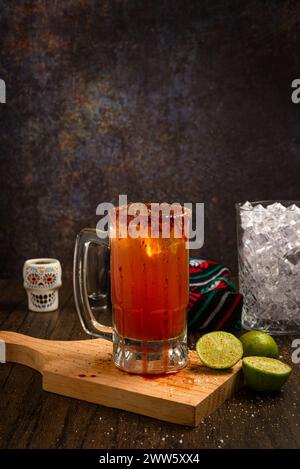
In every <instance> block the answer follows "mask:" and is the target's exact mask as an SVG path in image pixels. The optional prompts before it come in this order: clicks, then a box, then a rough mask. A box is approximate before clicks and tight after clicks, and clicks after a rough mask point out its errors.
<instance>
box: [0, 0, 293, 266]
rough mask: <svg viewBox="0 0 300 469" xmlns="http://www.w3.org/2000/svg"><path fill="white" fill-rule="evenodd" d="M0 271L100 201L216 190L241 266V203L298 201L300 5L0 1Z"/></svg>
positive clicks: (60, 248)
mask: <svg viewBox="0 0 300 469" xmlns="http://www.w3.org/2000/svg"><path fill="white" fill-rule="evenodd" d="M0 11H1V17H0V34H1V68H0V78H2V79H5V81H6V85H7V104H5V105H3V104H1V105H0V125H1V127H0V128H1V136H0V138H1V142H0V144H1V146H0V148H1V150H0V151H1V176H0V177H1V181H0V184H1V244H0V245H1V252H0V261H1V272H2V274H15V273H20V269H21V266H22V263H23V261H24V259H25V258H29V257H35V256H55V257H57V258H59V259H61V261H62V263H63V268H64V270H65V271H66V270H69V271H70V270H71V268H72V264H71V262H72V251H73V244H74V237H75V234H76V232H77V231H78V230H79V229H80V228H82V227H84V226H87V225H91V226H95V223H96V221H97V217H96V215H95V209H96V206H97V204H98V203H99V202H101V201H114V202H115V201H116V200H117V196H118V194H119V193H127V194H128V196H129V198H130V199H131V200H133V201H143V200H147V201H149V200H152V201H180V202H195V201H202V202H205V203H206V231H205V233H206V242H205V246H204V248H203V249H202V256H209V257H211V258H215V259H217V260H220V261H222V262H224V263H226V264H228V265H229V266H231V267H232V269H233V270H236V255H235V242H236V241H235V213H234V202H236V201H240V200H245V199H250V200H251V199H252V200H255V199H268V198H272V199H276V198H291V199H300V194H299V169H300V153H299V150H300V104H299V105H298V106H297V105H294V104H292V103H291V98H290V95H291V88H290V84H291V81H292V80H293V79H294V78H300V59H299V58H300V34H299V27H300V4H299V2H297V1H292V0H291V1H262V0H249V1H246V2H241V1H238V0H233V1H230V2H223V1H222V2H218V1H216V2H215V1H208V0H203V1H192V0H190V1H186V0H185V1H182V0H169V1H165V0H160V1H154V0H153V1H148V0H140V1H135V0H127V1H125V0H123V1H122V0H119V1H113V0H111V1H109V0H107V1H88V0H61V1H59V2H54V1H37V2H11V1H6V2H4V1H0Z"/></svg>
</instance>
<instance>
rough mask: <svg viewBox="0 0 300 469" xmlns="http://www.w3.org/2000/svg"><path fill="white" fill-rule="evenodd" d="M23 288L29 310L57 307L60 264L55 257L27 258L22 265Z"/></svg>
mask: <svg viewBox="0 0 300 469" xmlns="http://www.w3.org/2000/svg"><path fill="white" fill-rule="evenodd" d="M23 280H24V288H25V290H26V292H27V296H28V308H29V310H30V311H45V312H49V311H55V310H56V309H58V304H59V301H58V289H59V288H60V287H61V265H60V262H59V261H58V260H57V259H48V258H44V259H29V260H27V261H25V263H24V267H23Z"/></svg>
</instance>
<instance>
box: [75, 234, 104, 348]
mask: <svg viewBox="0 0 300 469" xmlns="http://www.w3.org/2000/svg"><path fill="white" fill-rule="evenodd" d="M91 246H97V247H101V248H103V249H104V252H105V255H104V259H105V258H106V255H107V254H108V253H109V238H108V237H107V238H104V239H101V238H99V237H98V236H97V233H96V230H95V229H93V228H85V229H83V230H81V231H80V233H79V234H78V235H77V238H76V243H75V252H74V267H73V287H74V300H75V305H76V309H77V313H78V316H79V319H80V322H81V325H82V327H83V329H84V330H85V332H87V333H88V334H90V335H92V336H94V337H101V338H102V339H107V340H110V341H112V327H111V326H105V325H103V324H100V323H99V322H98V321H97V320H96V318H95V316H94V313H93V309H92V308H91V306H90V301H89V295H88V281H89V275H88V256H89V250H90V248H91ZM99 267H100V266H99ZM101 267H102V268H103V269H104V270H105V274H106V275H107V276H108V275H109V272H108V266H107V265H106V264H105V261H103V266H101ZM97 274H98V275H99V276H100V271H98V273H97ZM109 295H110V294H109V293H108V296H109ZM105 307H107V304H106V306H105Z"/></svg>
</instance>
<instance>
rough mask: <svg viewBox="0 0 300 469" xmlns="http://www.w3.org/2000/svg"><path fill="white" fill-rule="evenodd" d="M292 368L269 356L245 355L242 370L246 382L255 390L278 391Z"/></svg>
mask: <svg viewBox="0 0 300 469" xmlns="http://www.w3.org/2000/svg"><path fill="white" fill-rule="evenodd" d="M291 371H292V369H291V368H290V367H289V366H288V365H286V364H285V363H283V362H281V361H280V360H275V358H270V357H245V358H244V359H243V372H244V377H245V381H246V384H248V386H250V387H251V388H252V389H254V390H255V391H265V392H270V391H278V390H279V389H280V388H281V386H282V385H283V384H284V383H285V382H286V381H287V379H288V377H289V376H290V374H291Z"/></svg>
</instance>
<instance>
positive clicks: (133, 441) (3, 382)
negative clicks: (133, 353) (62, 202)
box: [0, 279, 300, 448]
mask: <svg viewBox="0 0 300 469" xmlns="http://www.w3.org/2000/svg"><path fill="white" fill-rule="evenodd" d="M60 303H61V305H60V310H59V311H57V312H54V313H31V312H28V309H27V300H26V296H25V292H24V290H23V287H22V283H21V279H19V280H18V281H12V280H0V329H1V330H11V331H17V332H22V333H24V334H28V335H32V336H35V337H41V338H48V339H85V338H87V336H86V334H85V333H84V332H83V331H82V330H81V326H80V324H79V320H78V318H77V315H76V312H75V308H74V305H73V298H72V286H71V283H70V282H67V281H65V282H64V285H63V287H62V288H61V290H60ZM293 339H294V338H292V337H286V338H281V339H279V344H280V350H281V356H282V358H283V359H284V360H285V361H287V362H288V363H291V354H292V351H293V349H292V347H291V343H292V340H293ZM299 371H300V364H299V365H293V373H292V376H291V378H290V380H289V382H288V383H287V384H286V386H285V387H284V388H283V390H282V391H281V392H279V393H276V394H273V395H259V394H256V393H254V392H252V391H250V390H248V389H246V388H243V389H241V390H240V391H239V392H237V393H236V395H235V397H233V398H232V399H230V400H229V401H227V402H226V403H225V404H223V405H222V406H221V407H220V408H219V409H218V410H217V411H216V412H215V413H214V414H213V415H211V416H210V417H208V418H206V419H205V420H204V422H203V423H201V424H200V425H199V427H198V428H189V427H184V426H180V425H174V424H169V423H165V422H161V421H159V420H154V419H151V418H147V417H143V416H139V415H135V414H131V413H128V412H125V411H120V410H115V409H109V408H106V407H102V406H99V405H94V404H89V403H87V402H82V401H78V400H75V399H70V398H66V397H62V396H58V395H55V394H50V393H48V392H45V391H43V390H42V386H41V376H40V375H39V373H37V372H35V371H33V370H31V369H30V368H27V367H25V366H21V365H16V364H9V363H7V364H3V365H0V389H1V391H0V448H300V373H299Z"/></svg>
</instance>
